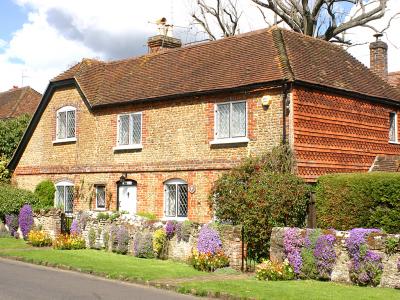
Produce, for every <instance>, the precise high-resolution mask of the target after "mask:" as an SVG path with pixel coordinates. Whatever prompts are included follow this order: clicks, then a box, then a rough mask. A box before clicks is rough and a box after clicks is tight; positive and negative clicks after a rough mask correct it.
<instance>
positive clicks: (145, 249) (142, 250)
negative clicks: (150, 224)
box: [133, 231, 154, 258]
mask: <svg viewBox="0 0 400 300" xmlns="http://www.w3.org/2000/svg"><path fill="white" fill-rule="evenodd" d="M133 255H134V256H136V257H141V258H154V252H153V237H152V235H151V233H150V232H148V231H144V232H137V233H136V234H135V237H134V240H133Z"/></svg>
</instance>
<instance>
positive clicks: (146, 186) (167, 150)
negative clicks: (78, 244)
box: [9, 28, 400, 222]
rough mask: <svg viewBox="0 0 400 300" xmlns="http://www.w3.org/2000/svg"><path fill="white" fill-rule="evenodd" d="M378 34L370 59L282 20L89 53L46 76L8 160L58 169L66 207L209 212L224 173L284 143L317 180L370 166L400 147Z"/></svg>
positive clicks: (27, 184)
mask: <svg viewBox="0 0 400 300" xmlns="http://www.w3.org/2000/svg"><path fill="white" fill-rule="evenodd" d="M375 43H376V44H372V47H371V53H372V55H371V62H372V69H373V71H371V70H369V69H367V68H366V67H365V66H364V65H362V64H361V63H360V62H358V61H357V60H356V59H355V58H354V57H352V56H351V55H350V54H349V53H347V52H346V51H345V50H343V49H342V48H341V47H340V46H337V45H334V44H332V43H328V42H325V41H322V40H318V39H314V38H311V37H307V36H303V35H300V34H297V33H294V32H290V31H286V30H282V29H278V28H273V29H270V30H260V31H255V32H250V33H247V34H242V35H239V36H236V37H230V38H225V39H222V40H218V41H213V42H207V43H202V44H197V45H192V46H184V47H181V43H180V41H179V40H177V39H175V38H173V37H166V36H162V35H161V36H155V37H153V38H150V39H149V50H150V51H149V54H147V55H144V56H141V57H135V58H131V59H125V60H119V61H112V62H102V61H97V60H90V59H85V60H83V61H82V62H80V63H78V64H77V65H75V66H73V67H72V68H70V69H69V70H67V71H65V72H64V73H62V74H60V75H59V76H57V77H56V78H54V79H53V80H52V81H51V82H50V84H49V86H48V88H47V90H46V92H45V94H44V96H43V99H42V101H41V103H40V105H39V108H38V110H37V111H36V113H35V115H34V117H33V120H32V122H31V124H30V125H29V128H28V129H27V131H26V133H25V135H24V137H23V139H22V142H21V144H20V145H19V148H18V149H17V151H16V153H15V155H14V157H13V159H12V161H11V162H10V165H9V167H10V168H11V169H12V170H13V171H14V173H13V182H14V183H15V184H17V185H18V186H19V187H23V188H27V189H34V187H35V186H36V185H37V184H38V183H39V182H40V181H42V180H44V179H50V180H52V181H53V182H54V184H55V186H56V189H57V192H56V199H55V203H56V205H61V206H62V207H63V208H64V209H65V211H66V212H67V213H72V212H73V211H74V212H75V211H78V210H88V209H90V210H98V211H101V210H117V209H119V210H126V211H129V212H131V213H137V212H149V213H154V214H156V215H157V217H159V218H163V219H176V220H180V219H186V218H189V219H191V220H193V221H198V222H205V221H208V220H209V219H210V218H211V212H210V210H209V208H208V204H207V199H208V193H209V191H210V189H211V186H212V184H213V182H214V181H215V180H216V178H217V177H218V176H219V175H220V174H221V172H223V171H225V170H228V169H230V168H232V167H233V166H235V165H237V164H238V163H239V162H240V161H241V160H242V159H243V158H245V157H248V156H250V155H256V154H259V153H262V152H264V151H267V150H269V149H271V148H272V147H274V146H276V145H278V144H280V143H282V142H286V143H289V144H290V145H291V147H292V148H293V149H294V151H295V153H296V159H297V169H296V172H297V174H298V175H299V176H301V177H303V178H304V179H305V180H307V181H309V182H314V181H315V180H316V179H317V178H318V176H320V175H322V174H326V173H335V172H367V171H368V170H369V169H370V168H371V166H372V165H373V163H374V161H375V159H376V157H377V155H379V154H385V155H396V154H397V155H399V154H400V145H399V144H398V125H397V122H398V121H397V114H398V112H399V110H400V91H398V90H396V89H395V88H393V87H392V86H391V85H390V84H389V83H388V82H387V81H386V80H385V79H384V77H385V76H386V77H387V68H386V67H380V66H382V65H383V66H385V60H387V54H386V50H387V46H386V48H385V44H384V43H383V42H381V41H377V42H375ZM382 60H383V61H382ZM377 64H378V65H377ZM386 65H387V64H386ZM374 66H376V68H374ZM385 72H386V73H385ZM385 74H386V75H385ZM74 190H75V193H74ZM92 194H93V195H92ZM77 195H78V196H77Z"/></svg>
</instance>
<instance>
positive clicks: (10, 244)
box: [0, 238, 31, 251]
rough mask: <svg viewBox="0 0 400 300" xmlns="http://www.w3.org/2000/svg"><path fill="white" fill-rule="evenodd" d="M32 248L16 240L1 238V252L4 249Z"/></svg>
mask: <svg viewBox="0 0 400 300" xmlns="http://www.w3.org/2000/svg"><path fill="white" fill-rule="evenodd" d="M25 248H31V247H30V246H29V245H28V244H27V243H26V242H25V241H23V240H17V239H14V238H0V251H1V250H2V249H25Z"/></svg>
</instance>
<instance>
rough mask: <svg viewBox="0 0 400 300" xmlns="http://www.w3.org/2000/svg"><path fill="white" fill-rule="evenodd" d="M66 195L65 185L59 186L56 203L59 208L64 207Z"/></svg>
mask: <svg viewBox="0 0 400 300" xmlns="http://www.w3.org/2000/svg"><path fill="white" fill-rule="evenodd" d="M64 196H65V191H64V186H57V193H56V203H55V206H56V207H57V208H62V209H64Z"/></svg>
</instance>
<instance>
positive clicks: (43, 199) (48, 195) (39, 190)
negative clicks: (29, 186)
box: [35, 180, 56, 208]
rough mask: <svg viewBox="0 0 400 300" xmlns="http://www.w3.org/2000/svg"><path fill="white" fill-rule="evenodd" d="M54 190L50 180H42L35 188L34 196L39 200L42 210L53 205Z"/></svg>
mask: <svg viewBox="0 0 400 300" xmlns="http://www.w3.org/2000/svg"><path fill="white" fill-rule="evenodd" d="M55 192H56V188H55V187H54V183H53V182H52V181H51V180H43V181H42V182H40V183H39V184H38V185H37V186H36V188H35V196H36V197H37V198H38V199H39V200H40V203H41V206H43V208H47V207H52V206H53V205H54V194H55Z"/></svg>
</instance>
